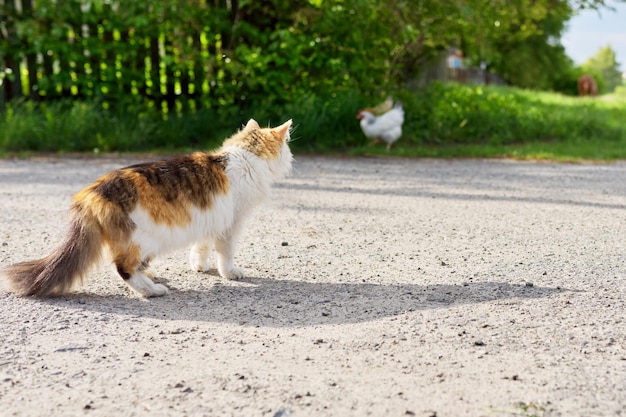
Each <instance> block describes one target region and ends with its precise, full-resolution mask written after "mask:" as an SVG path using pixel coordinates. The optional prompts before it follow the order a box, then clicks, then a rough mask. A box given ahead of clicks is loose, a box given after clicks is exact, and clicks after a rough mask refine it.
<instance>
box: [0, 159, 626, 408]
mask: <svg viewBox="0 0 626 417" xmlns="http://www.w3.org/2000/svg"><path fill="white" fill-rule="evenodd" d="M131 162H136V161H133V160H129V159H125V160H120V159H90V160H80V159H39V160H37V159H33V160H27V161H24V160H17V161H13V160H0V265H6V264H8V263H12V262H16V261H19V260H24V259H27V258H34V257H40V256H42V255H44V254H47V252H49V251H50V250H51V249H52V248H53V247H54V246H55V245H56V244H57V243H58V242H59V241H60V239H61V237H62V234H63V231H64V228H65V219H66V214H67V209H68V206H69V203H70V197H71V195H72V194H73V193H74V192H76V191H78V190H79V189H80V188H81V187H82V186H84V185H86V184H87V183H89V182H90V181H92V180H94V179H95V178H96V177H97V176H98V175H100V174H102V173H104V172H106V171H109V170H111V169H114V168H117V167H120V166H123V165H126V164H129V163H131ZM296 167H297V171H296V172H295V173H294V175H293V176H292V177H291V178H289V179H287V180H285V181H283V182H281V183H280V184H278V186H277V187H276V188H275V192H274V198H273V200H272V201H271V202H269V203H268V204H266V205H265V206H264V207H263V208H262V209H261V210H259V211H257V213H256V215H255V217H254V219H253V221H251V222H249V228H248V230H247V231H246V233H245V235H244V237H243V239H242V241H241V245H240V251H239V253H238V256H237V259H238V260H239V262H240V264H241V265H242V266H244V267H245V268H246V269H247V271H248V273H249V274H250V276H251V277H250V278H247V279H245V280H243V281H239V282H228V281H224V280H222V279H220V278H218V277H217V276H215V274H201V273H195V272H191V271H189V270H188V267H187V252H186V251H181V252H176V253H173V254H171V256H169V257H164V258H161V259H160V260H158V261H157V262H155V264H154V267H155V270H156V272H157V275H158V276H159V277H163V282H165V283H166V285H168V286H169V287H170V288H171V289H172V291H171V293H170V294H169V295H168V296H166V297H163V298H159V299H150V300H144V299H140V298H137V297H136V296H135V295H134V294H132V293H131V292H130V291H129V290H128V289H127V288H126V286H125V285H124V284H123V283H122V282H121V280H120V279H119V278H118V277H117V276H116V274H115V273H114V272H113V271H112V269H111V268H110V267H108V266H107V267H104V266H103V267H102V268H100V269H99V270H97V271H94V273H93V274H92V275H91V276H90V279H89V280H87V281H86V282H85V285H84V287H83V288H82V289H81V290H80V291H79V292H77V293H76V294H73V295H71V296H65V297H60V298H56V299H50V300H32V299H22V298H16V297H14V296H13V295H9V294H4V293H0V415H2V416H3V417H4V416H29V417H30V416H46V417H49V416H55V417H58V416H82V415H87V416H107V417H110V416H144V415H145V416H147V415H153V416H187V415H189V416H276V417H286V416H292V417H300V416H367V415H371V416H422V417H426V416H435V415H436V416H437V417H443V416H451V417H460V416H472V417H476V416H507V415H523V416H531V415H536V416H567V417H574V416H615V415H625V413H626V412H625V411H624V410H626V163H616V164H610V165H586V164H581V165H566V164H549V163H521V162H509V161H480V160H478V161H438V160H399V159H326V158H309V157H301V158H298V161H297V163H296Z"/></svg>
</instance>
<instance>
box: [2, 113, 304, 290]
mask: <svg viewBox="0 0 626 417" xmlns="http://www.w3.org/2000/svg"><path fill="white" fill-rule="evenodd" d="M291 124H292V121H291V120H288V121H287V122H285V123H284V124H282V125H280V126H278V127H276V128H269V127H268V128H261V127H260V126H259V124H258V123H257V122H256V121H255V120H254V119H251V120H250V121H249V122H248V123H247V124H246V126H245V127H244V128H243V129H241V130H240V131H239V132H237V133H235V134H234V135H233V136H231V137H230V138H228V139H226V140H225V141H224V143H223V145H222V147H221V148H219V149H218V150H216V151H214V152H194V153H191V154H188V155H182V156H178V157H173V158H171V159H165V160H162V161H157V162H147V163H141V164H137V165H132V166H129V167H126V168H121V169H118V170H115V171H112V172H110V173H108V174H105V175H103V176H102V177H100V178H99V179H97V180H96V181H95V182H93V183H92V184H90V185H88V186H87V187H85V188H84V189H83V190H82V191H79V192H78V193H77V194H76V195H75V196H74V202H73V204H72V207H71V216H70V217H71V222H70V227H69V230H68V232H67V235H66V237H65V240H64V241H63V243H62V244H61V246H59V247H58V248H57V249H56V250H55V251H54V252H52V254H50V255H49V256H47V257H45V258H43V259H39V260H33V261H26V262H21V263H17V264H14V265H10V266H8V267H5V268H4V269H3V270H2V272H1V273H0V274H1V275H2V276H3V277H4V278H5V280H6V281H7V282H8V283H9V290H10V291H12V292H15V293H16V294H18V295H21V296H39V297H46V296H54V295H60V294H63V293H66V292H68V291H69V290H71V288H72V286H73V285H74V284H75V283H76V282H77V281H80V280H82V278H83V277H84V276H85V274H87V272H89V270H91V269H92V267H93V266H94V265H95V264H96V263H97V262H98V261H99V260H100V259H101V257H102V255H103V254H104V253H105V251H104V249H108V252H109V254H110V256H111V259H112V261H113V263H114V264H115V267H116V268H117V272H118V274H119V275H120V276H121V277H122V278H123V280H124V281H125V282H126V283H127V284H128V285H129V286H130V287H131V288H132V289H133V290H135V291H136V292H138V293H139V294H141V295H142V296H144V297H155V296H162V295H165V294H167V293H168V288H167V287H166V286H165V285H162V284H158V283H155V282H154V281H153V280H152V279H151V278H153V277H154V275H153V274H152V273H151V272H150V270H149V264H150V261H151V260H152V259H153V258H154V257H156V256H157V255H160V254H162V253H165V252H168V251H171V250H174V249H179V248H182V247H185V246H188V245H193V246H192V248H191V253H190V257H189V261H190V264H191V268H192V269H193V270H196V271H207V270H208V269H209V264H210V262H209V253H210V252H211V251H212V249H213V248H214V249H215V252H216V254H217V270H218V272H219V274H220V275H221V276H222V277H223V278H227V279H239V278H243V277H244V276H245V272H244V271H243V270H242V269H241V268H239V267H237V266H235V264H234V260H233V258H234V254H235V245H236V242H237V239H238V237H239V235H240V233H241V231H242V228H243V223H244V220H245V218H246V217H247V216H248V215H249V214H250V212H251V210H252V209H253V208H254V207H255V206H257V205H258V204H259V203H261V202H262V201H263V200H264V199H266V198H267V197H268V195H269V191H270V186H271V184H272V182H273V181H275V180H278V179H280V178H282V177H284V176H286V175H287V174H288V173H289V172H290V171H291V165H292V160H293V155H292V153H291V151H290V149H289V145H288V143H289V141H290V128H291Z"/></svg>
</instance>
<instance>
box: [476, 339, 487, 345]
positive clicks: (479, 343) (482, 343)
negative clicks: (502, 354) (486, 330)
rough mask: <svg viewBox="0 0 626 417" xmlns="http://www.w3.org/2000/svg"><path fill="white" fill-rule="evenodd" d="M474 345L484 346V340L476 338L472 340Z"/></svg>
mask: <svg viewBox="0 0 626 417" xmlns="http://www.w3.org/2000/svg"><path fill="white" fill-rule="evenodd" d="M474 346H485V342H483V341H482V340H477V341H475V342H474Z"/></svg>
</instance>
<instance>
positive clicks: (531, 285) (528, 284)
mask: <svg viewBox="0 0 626 417" xmlns="http://www.w3.org/2000/svg"><path fill="white" fill-rule="evenodd" d="M524 285H525V286H527V287H534V286H535V284H533V283H532V282H528V281H526V283H525V284H524Z"/></svg>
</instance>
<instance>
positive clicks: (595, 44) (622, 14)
mask: <svg viewBox="0 0 626 417" xmlns="http://www.w3.org/2000/svg"><path fill="white" fill-rule="evenodd" d="M607 4H609V5H610V6H612V7H613V8H614V9H615V11H611V10H609V9H607V8H603V9H601V10H600V11H597V10H584V11H582V12H580V13H579V14H578V15H577V16H574V17H573V18H572V19H571V20H570V21H569V22H568V29H567V30H566V31H565V33H564V35H563V36H562V38H561V42H562V43H563V46H564V47H565V50H566V52H567V55H569V57H570V58H572V59H573V60H574V62H575V63H576V64H582V63H583V62H585V61H587V60H588V59H589V58H591V57H592V56H594V55H596V53H597V52H598V50H599V49H600V48H603V47H605V46H607V45H611V48H613V50H614V51H615V59H616V61H617V62H618V63H619V64H620V70H621V71H622V72H626V3H618V2H615V1H608V2H607Z"/></svg>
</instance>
